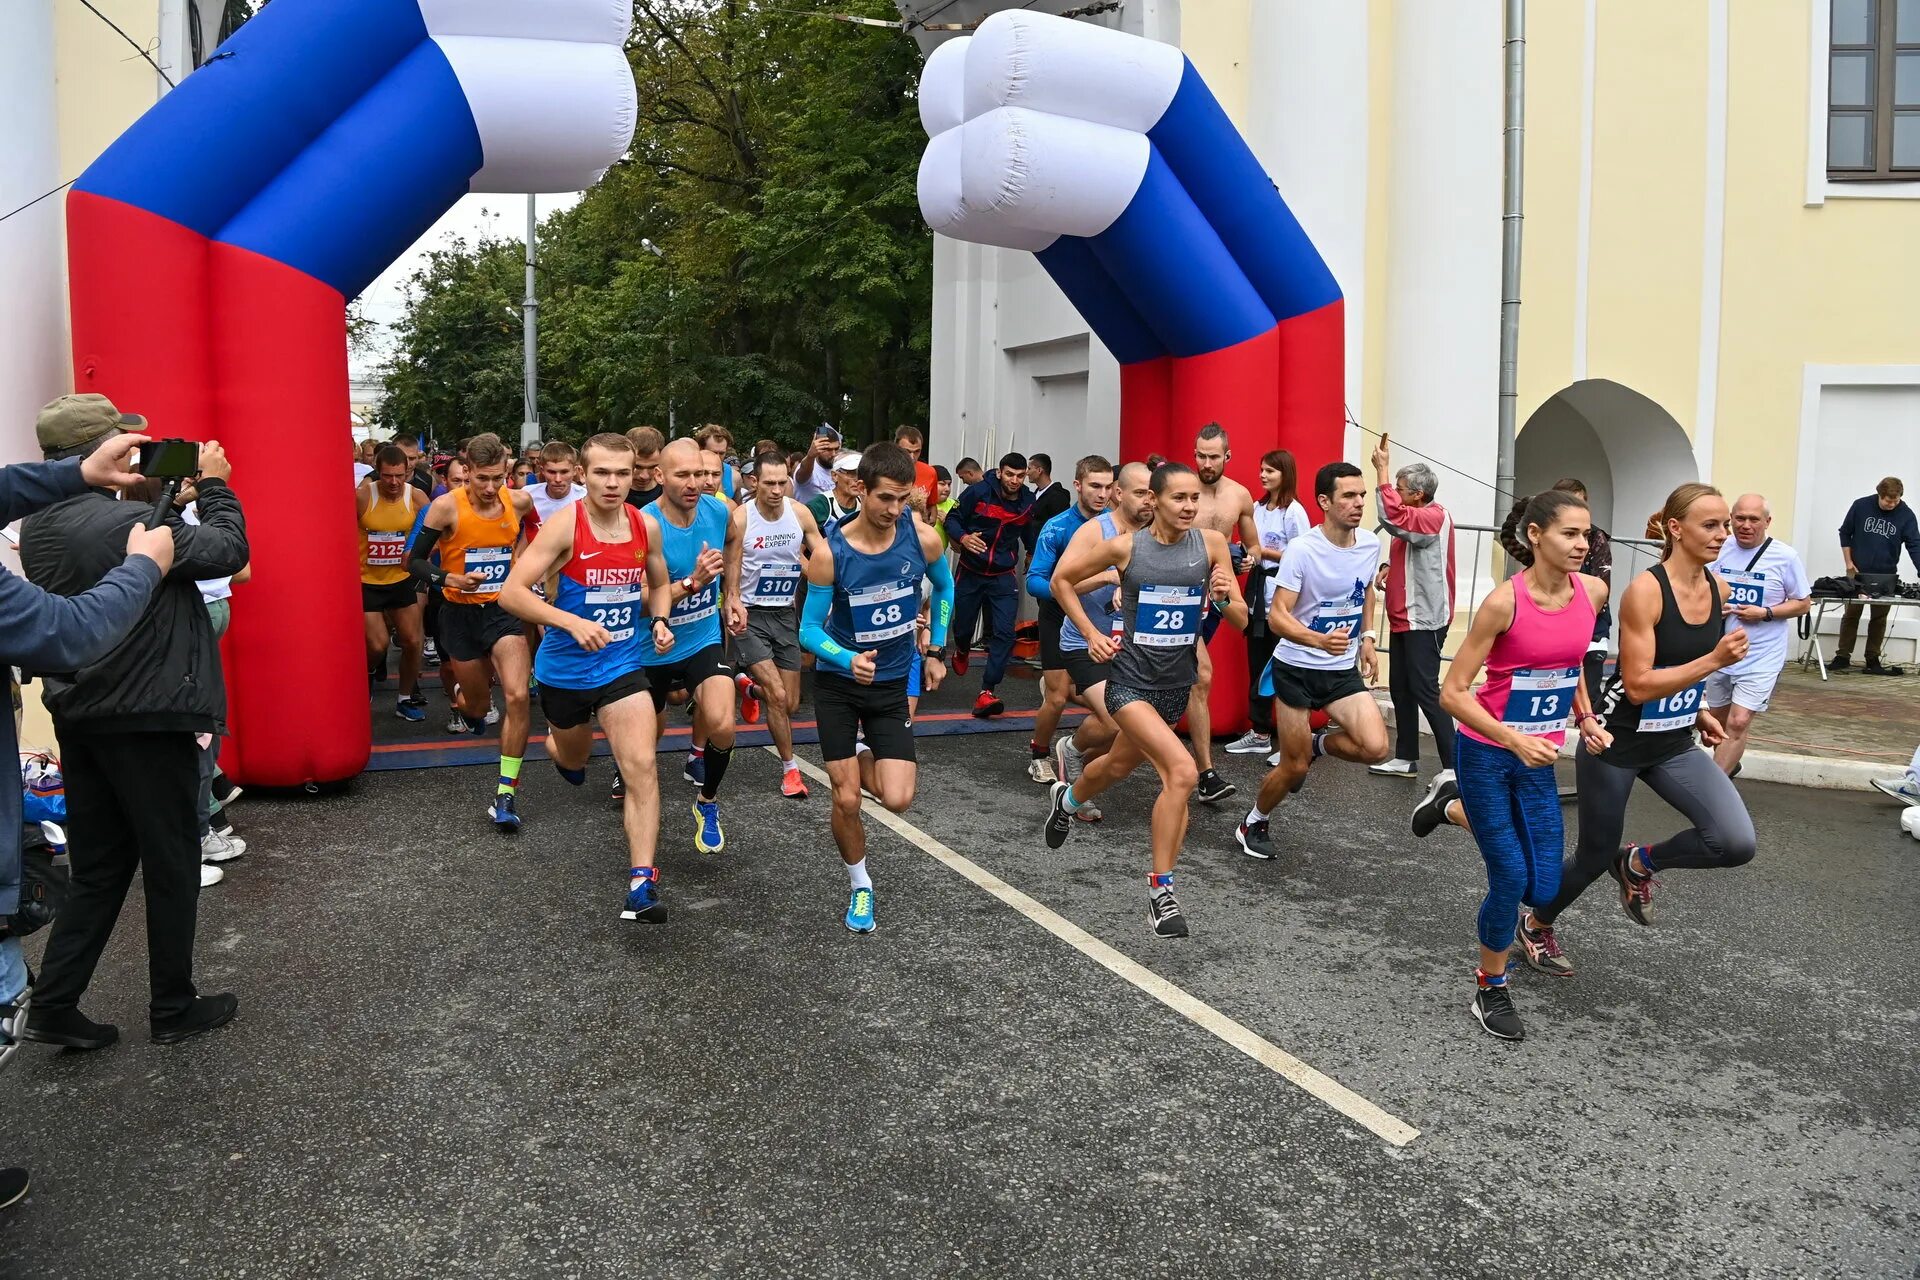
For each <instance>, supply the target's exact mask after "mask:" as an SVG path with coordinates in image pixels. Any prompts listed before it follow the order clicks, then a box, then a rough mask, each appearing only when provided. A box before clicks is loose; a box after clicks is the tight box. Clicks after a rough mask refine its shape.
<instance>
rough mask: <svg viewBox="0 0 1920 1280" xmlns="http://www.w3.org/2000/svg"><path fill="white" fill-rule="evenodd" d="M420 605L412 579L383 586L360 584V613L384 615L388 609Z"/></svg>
mask: <svg viewBox="0 0 1920 1280" xmlns="http://www.w3.org/2000/svg"><path fill="white" fill-rule="evenodd" d="M419 603H420V594H419V592H418V591H417V590H416V589H415V587H414V581H413V579H412V578H402V579H400V581H398V582H389V583H387V584H386V585H385V586H379V587H376V586H371V585H369V584H368V583H365V582H363V583H361V584H360V612H362V613H385V612H386V611H387V610H389V609H410V608H412V607H413V606H414V605H416V604H419Z"/></svg>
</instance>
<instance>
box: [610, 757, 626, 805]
mask: <svg viewBox="0 0 1920 1280" xmlns="http://www.w3.org/2000/svg"><path fill="white" fill-rule="evenodd" d="M610 798H611V799H614V800H625V799H626V798H627V780H626V779H625V778H623V777H621V776H620V766H619V765H615V766H613V791H612V793H611V797H610Z"/></svg>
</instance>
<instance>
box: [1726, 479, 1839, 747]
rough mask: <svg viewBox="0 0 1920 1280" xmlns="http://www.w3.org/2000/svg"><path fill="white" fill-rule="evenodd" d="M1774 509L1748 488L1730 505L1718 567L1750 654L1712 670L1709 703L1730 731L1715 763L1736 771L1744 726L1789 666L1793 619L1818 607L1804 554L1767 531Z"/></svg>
mask: <svg viewBox="0 0 1920 1280" xmlns="http://www.w3.org/2000/svg"><path fill="white" fill-rule="evenodd" d="M1772 526H1773V509H1772V508H1771V507H1769V506H1768V505H1767V500H1766V499H1765V498H1763V497H1761V496H1760V495H1759V494H1757V493H1743V494H1741V495H1740V497H1739V499H1738V500H1737V501H1736V502H1735V503H1734V504H1733V537H1731V538H1729V539H1727V542H1726V544H1725V545H1724V546H1722V547H1721V548H1720V556H1719V558H1718V559H1717V560H1715V561H1714V562H1713V572H1715V573H1717V574H1719V575H1720V576H1721V577H1722V578H1724V579H1725V580H1726V583H1727V602H1726V604H1725V605H1723V606H1721V612H1722V613H1724V614H1725V615H1726V616H1727V618H1728V619H1729V620H1730V621H1733V620H1737V621H1738V623H1739V625H1740V626H1742V627H1744V628H1745V629H1746V632H1747V656H1746V657H1744V658H1742V659H1740V661H1738V662H1736V663H1734V664H1733V665H1732V666H1730V667H1723V668H1722V669H1721V670H1719V671H1716V672H1714V673H1713V674H1712V675H1710V676H1708V677H1707V688H1706V693H1705V696H1704V700H1705V702H1706V704H1707V710H1709V711H1711V712H1713V713H1714V715H1716V716H1719V717H1720V725H1721V727H1722V728H1723V729H1724V730H1725V731H1726V736H1725V737H1724V738H1722V739H1721V740H1720V741H1719V742H1718V743H1717V744H1715V746H1714V748H1713V759H1714V763H1716V764H1718V765H1719V766H1720V768H1721V769H1723V770H1724V771H1725V772H1726V774H1727V776H1728V777H1732V776H1733V775H1734V774H1735V773H1737V772H1738V771H1739V769H1740V757H1741V756H1742V755H1745V754H1746V750H1747V730H1749V729H1750V728H1752V727H1753V718H1754V717H1755V716H1757V715H1759V714H1760V713H1761V712H1762V711H1765V710H1766V709H1767V703H1768V701H1769V700H1770V699H1771V698H1772V697H1773V686H1774V683H1775V682H1776V681H1778V680H1779V679H1780V672H1781V669H1782V668H1784V667H1785V666H1786V665H1787V649H1788V648H1789V647H1790V644H1791V641H1790V639H1789V636H1788V632H1789V630H1790V629H1791V627H1792V622H1791V621H1790V620H1791V619H1793V618H1798V617H1800V616H1802V615H1803V614H1805V613H1806V612H1807V611H1808V610H1809V609H1811V608H1812V607H1813V600H1812V592H1813V589H1812V587H1811V586H1809V585H1808V582H1807V570H1806V566H1804V565H1802V564H1801V563H1800V554H1799V553H1798V552H1797V551H1795V550H1794V549H1793V548H1792V547H1790V546H1788V545H1787V544H1786V543H1784V542H1779V541H1776V540H1775V539H1773V538H1771V537H1769V536H1767V530H1768V529H1770V528H1771V527H1772Z"/></svg>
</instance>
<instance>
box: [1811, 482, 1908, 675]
mask: <svg viewBox="0 0 1920 1280" xmlns="http://www.w3.org/2000/svg"><path fill="white" fill-rule="evenodd" d="M1906 492H1907V487H1906V486H1905V485H1903V484H1901V483H1900V480H1899V478H1898V477H1896V476H1888V477H1887V478H1886V479H1884V480H1882V481H1881V482H1880V483H1879V484H1877V485H1875V486H1874V489H1873V492H1872V493H1870V494H1868V495H1867V496H1866V497H1864V498H1861V499H1860V500H1859V501H1857V502H1855V503H1854V504H1853V505H1852V506H1851V507H1848V508H1847V518H1846V519H1845V520H1842V521H1841V522H1840V554H1841V555H1842V556H1843V557H1845V558H1846V562H1847V576H1848V577H1849V578H1858V579H1860V582H1861V585H1862V586H1864V587H1866V588H1867V589H1868V590H1870V591H1872V592H1873V593H1874V594H1875V595H1881V596H1888V595H1892V594H1894V593H1895V592H1896V591H1897V590H1899V586H1900V577H1899V569H1900V549H1901V548H1902V547H1904V548H1906V552H1907V556H1908V558H1909V559H1911V560H1912V561H1913V564H1914V567H1915V568H1916V569H1920V521H1916V520H1915V519H1914V515H1913V508H1912V507H1909V506H1908V505H1907V504H1906V503H1905V502H1903V501H1902V498H1904V497H1905V496H1906ZM1860 609H1861V606H1860V605H1858V604H1849V605H1847V606H1846V607H1845V608H1843V609H1842V610H1841V612H1840V643H1839V644H1838V645H1837V646H1836V647H1835V652H1834V655H1833V661H1832V662H1829V663H1828V664H1827V667H1828V668H1829V669H1830V670H1833V671H1845V670H1846V669H1847V668H1848V667H1850V666H1852V665H1853V642H1854V641H1855V640H1856V639H1858V638H1859V635H1860ZM1890 609H1891V606H1889V605H1884V604H1883V605H1875V606H1873V620H1872V621H1871V622H1869V623H1868V624H1867V665H1866V667H1865V668H1864V670H1865V671H1866V673H1867V674H1868V675H1871V676H1897V675H1900V674H1901V669H1900V668H1899V667H1883V666H1881V665H1880V642H1881V641H1883V640H1885V639H1886V637H1887V614H1888V612H1889V611H1890Z"/></svg>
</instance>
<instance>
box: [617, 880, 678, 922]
mask: <svg viewBox="0 0 1920 1280" xmlns="http://www.w3.org/2000/svg"><path fill="white" fill-rule="evenodd" d="M630 883H631V887H630V888H629V889H628V890H627V905H626V906H625V907H624V908H623V909H622V910H621V912H620V918H621V919H622V920H638V921H640V922H641V923H642V924H659V923H660V921H662V920H663V919H665V918H666V914H667V909H666V907H665V906H664V905H662V903H661V901H660V888H659V885H658V884H657V883H656V882H655V881H654V880H652V879H636V880H633V881H631V882H630Z"/></svg>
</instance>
